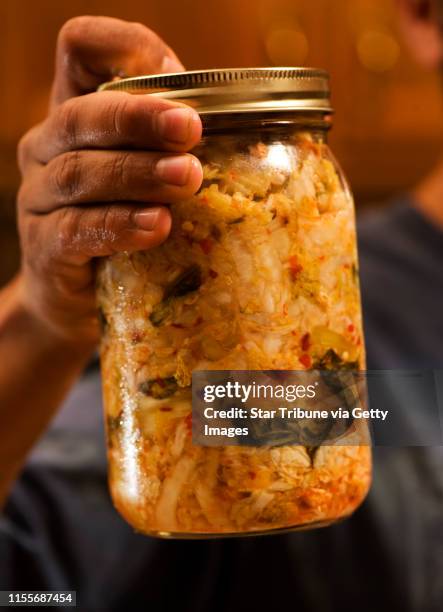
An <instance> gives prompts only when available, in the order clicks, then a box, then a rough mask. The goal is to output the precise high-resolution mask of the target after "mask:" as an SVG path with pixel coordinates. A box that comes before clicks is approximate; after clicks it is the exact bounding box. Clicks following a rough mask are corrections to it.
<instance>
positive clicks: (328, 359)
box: [312, 349, 359, 370]
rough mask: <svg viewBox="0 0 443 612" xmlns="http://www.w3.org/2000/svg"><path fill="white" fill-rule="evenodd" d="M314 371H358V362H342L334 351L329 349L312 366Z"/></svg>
mask: <svg viewBox="0 0 443 612" xmlns="http://www.w3.org/2000/svg"><path fill="white" fill-rule="evenodd" d="M312 367H313V369H314V370H358V369H359V365H358V361H344V360H343V359H342V358H341V357H339V356H338V355H337V353H336V352H335V351H334V349H329V350H328V351H326V353H325V354H324V355H323V357H321V358H320V359H318V360H317V361H316V362H315V363H314V365H313V366H312Z"/></svg>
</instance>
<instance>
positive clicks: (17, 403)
mask: <svg viewBox="0 0 443 612" xmlns="http://www.w3.org/2000/svg"><path fill="white" fill-rule="evenodd" d="M21 294H22V286H21V279H20V278H17V279H16V280H15V281H14V282H12V283H11V284H10V285H8V286H7V287H6V288H4V289H3V290H2V291H0V364H1V368H0V422H1V428H0V432H1V433H0V436H1V438H0V503H1V501H3V500H4V499H5V497H6V495H7V493H8V490H9V488H10V486H11V484H12V482H13V480H14V478H15V477H16V476H17V473H18V471H19V470H20V468H21V466H22V464H23V462H24V460H25V458H26V455H27V453H28V452H29V450H30V448H31V447H32V445H33V444H34V442H35V441H36V439H37V438H38V437H39V436H40V434H41V433H42V432H43V431H44V430H45V428H46V426H47V425H48V423H49V421H50V419H51V417H52V416H53V414H54V412H55V411H56V409H57V408H58V407H59V405H60V403H61V402H62V400H63V398H64V397H65V395H66V393H67V392H68V390H69V388H70V387H71V385H72V384H73V382H74V381H75V379H76V378H77V377H78V376H79V374H80V373H81V371H82V369H83V368H84V366H85V364H86V363H87V361H88V359H89V358H90V355H91V353H92V351H93V347H92V346H81V347H80V346H75V347H74V346H72V345H71V344H67V343H66V341H64V340H63V339H61V338H58V337H57V336H55V335H54V334H53V333H52V332H50V331H49V330H48V329H47V327H46V326H45V325H44V324H43V323H41V322H40V321H39V320H38V319H37V318H36V317H34V316H33V315H32V314H31V312H29V311H28V310H27V308H26V307H25V305H24V302H23V300H22V295H21Z"/></svg>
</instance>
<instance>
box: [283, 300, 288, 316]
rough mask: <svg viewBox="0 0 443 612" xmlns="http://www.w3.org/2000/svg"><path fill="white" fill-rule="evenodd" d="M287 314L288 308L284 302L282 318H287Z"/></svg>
mask: <svg viewBox="0 0 443 612" xmlns="http://www.w3.org/2000/svg"><path fill="white" fill-rule="evenodd" d="M288 313H289V308H288V305H287V303H286V302H285V303H284V304H283V314H284V316H285V317H287V316H288Z"/></svg>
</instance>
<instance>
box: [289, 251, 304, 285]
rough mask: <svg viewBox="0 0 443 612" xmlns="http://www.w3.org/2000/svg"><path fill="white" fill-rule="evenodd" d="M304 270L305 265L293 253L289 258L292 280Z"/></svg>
mask: <svg viewBox="0 0 443 612" xmlns="http://www.w3.org/2000/svg"><path fill="white" fill-rule="evenodd" d="M302 270H303V266H302V265H301V264H300V263H299V261H298V259H297V257H296V256H295V255H292V257H290V258H289V271H290V273H291V276H292V280H294V281H295V280H297V277H298V275H299V274H300V272H301V271H302Z"/></svg>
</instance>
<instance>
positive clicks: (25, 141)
mask: <svg viewBox="0 0 443 612" xmlns="http://www.w3.org/2000/svg"><path fill="white" fill-rule="evenodd" d="M34 139H35V128H33V129H32V130H29V131H28V132H26V134H24V136H22V137H21V138H20V140H19V143H18V145H17V162H18V167H19V169H20V172H21V173H22V174H23V172H24V170H25V167H26V164H27V162H28V161H29V159H30V157H32V150H33V143H34Z"/></svg>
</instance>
